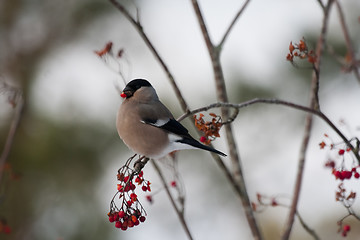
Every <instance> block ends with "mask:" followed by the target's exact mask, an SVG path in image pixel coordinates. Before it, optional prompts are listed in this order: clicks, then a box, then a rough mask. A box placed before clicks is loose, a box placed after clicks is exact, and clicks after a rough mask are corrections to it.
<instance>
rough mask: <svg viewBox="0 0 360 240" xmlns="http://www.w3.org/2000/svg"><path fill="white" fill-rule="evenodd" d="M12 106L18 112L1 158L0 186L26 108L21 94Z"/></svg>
mask: <svg viewBox="0 0 360 240" xmlns="http://www.w3.org/2000/svg"><path fill="white" fill-rule="evenodd" d="M11 104H12V105H13V104H15V105H13V106H14V107H16V111H15V116H14V118H13V120H12V122H11V125H10V130H9V133H8V136H7V138H6V142H5V146H4V149H3V151H2V153H1V156H0V184H1V181H2V177H3V174H4V170H5V164H6V161H7V159H8V157H9V153H10V150H11V147H12V145H13V142H14V137H15V133H16V130H17V128H18V126H19V123H20V119H21V116H22V112H23V108H24V100H23V97H22V94H21V92H20V93H19V95H18V96H17V99H16V100H15V102H14V103H11Z"/></svg>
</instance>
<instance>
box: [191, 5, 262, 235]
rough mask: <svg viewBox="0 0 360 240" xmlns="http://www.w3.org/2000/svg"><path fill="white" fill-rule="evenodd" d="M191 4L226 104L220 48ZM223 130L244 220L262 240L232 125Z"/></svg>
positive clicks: (223, 110) (224, 110) (225, 110)
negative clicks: (212, 39)
mask: <svg viewBox="0 0 360 240" xmlns="http://www.w3.org/2000/svg"><path fill="white" fill-rule="evenodd" d="M191 2H192V5H193V9H194V11H195V15H196V17H197V19H198V22H199V26H200V29H201V32H202V35H203V37H204V41H205V44H206V46H207V49H208V52H209V55H210V59H211V63H212V67H213V72H214V78H215V84H216V94H217V99H218V101H220V102H228V96H227V91H226V85H225V79H224V75H223V70H222V66H221V63H220V53H221V47H222V46H220V47H219V46H214V44H213V43H212V41H211V39H210V36H209V32H208V30H207V27H206V24H205V21H204V18H203V16H202V13H201V10H200V7H199V4H198V2H197V0H191ZM245 6H246V5H245ZM241 13H242V11H239V13H238V15H239V16H240V14H241ZM237 18H238V17H236V18H235V21H236V20H237ZM232 25H233V23H232ZM232 25H230V27H229V29H231V28H232ZM229 31H230V30H229ZM226 36H227V34H226V35H225V36H224V37H225V39H226ZM221 115H222V118H223V119H224V120H225V121H227V120H228V118H229V110H228V108H221ZM224 128H225V134H226V140H227V145H228V147H229V157H230V159H231V163H232V167H231V169H232V177H233V178H234V180H235V184H236V185H237V189H238V190H239V191H238V194H239V197H240V199H241V202H242V205H243V207H244V210H245V216H246V219H247V221H248V224H249V226H250V229H251V232H252V235H253V237H254V239H262V236H261V232H260V230H259V227H258V224H257V222H256V219H255V217H254V213H253V209H252V207H251V202H250V199H249V196H248V194H247V189H246V185H245V179H244V176H243V173H242V167H241V164H240V156H239V154H238V150H237V146H236V142H235V138H234V134H233V131H232V125H231V124H226V125H225V126H224Z"/></svg>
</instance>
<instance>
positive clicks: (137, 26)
mask: <svg viewBox="0 0 360 240" xmlns="http://www.w3.org/2000/svg"><path fill="white" fill-rule="evenodd" d="M109 1H110V2H111V3H112V4H113V5H114V6H115V7H116V8H117V9H118V10H119V11H120V12H121V13H122V14H124V16H125V17H126V19H128V21H129V22H130V23H131V24H132V25H133V26H134V27H135V29H136V30H137V31H138V33H139V34H140V36H141V38H142V39H143V40H144V42H145V44H146V45H147V46H148V48H149V49H150V51H151V52H152V53H153V55H154V56H155V58H156V59H157V60H158V61H159V63H160V65H161V66H162V68H163V69H164V71H165V73H166V75H167V77H168V78H169V81H170V83H171V85H172V87H173V89H174V91H175V94H176V96H177V98H178V100H179V101H180V106H181V108H182V110H183V111H184V112H187V111H188V109H189V107H188V105H187V103H186V101H185V99H184V97H183V96H182V93H181V91H180V89H179V88H178V86H177V84H176V82H175V79H174V77H173V75H172V73H171V72H170V70H169V68H168V66H167V65H166V64H165V62H164V61H163V59H162V58H161V57H160V55H159V53H158V51H157V50H156V49H155V47H154V45H153V44H152V43H151V41H150V39H149V38H148V37H147V35H146V34H145V32H144V29H143V27H142V25H141V23H140V17H139V16H138V15H139V14H138V11H137V16H136V20H135V18H133V17H132V16H131V15H130V13H129V12H128V11H127V10H126V9H125V7H124V6H123V5H122V4H121V3H119V2H117V1H116V0H109Z"/></svg>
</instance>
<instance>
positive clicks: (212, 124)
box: [194, 113, 223, 145]
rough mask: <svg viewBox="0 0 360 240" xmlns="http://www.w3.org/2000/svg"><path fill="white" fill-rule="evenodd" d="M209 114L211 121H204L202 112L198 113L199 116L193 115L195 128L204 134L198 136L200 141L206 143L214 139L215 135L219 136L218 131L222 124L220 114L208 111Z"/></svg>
mask: <svg viewBox="0 0 360 240" xmlns="http://www.w3.org/2000/svg"><path fill="white" fill-rule="evenodd" d="M209 115H210V116H211V117H212V119H211V121H206V120H205V119H204V114H202V113H200V114H199V118H197V116H196V115H194V119H195V126H196V128H197V129H198V130H199V131H201V132H203V133H204V136H201V137H200V142H202V143H204V144H207V145H208V144H210V143H211V141H214V140H215V139H216V138H217V137H220V134H219V131H220V128H221V127H222V125H223V122H222V119H221V117H220V116H218V115H216V114H215V113H209Z"/></svg>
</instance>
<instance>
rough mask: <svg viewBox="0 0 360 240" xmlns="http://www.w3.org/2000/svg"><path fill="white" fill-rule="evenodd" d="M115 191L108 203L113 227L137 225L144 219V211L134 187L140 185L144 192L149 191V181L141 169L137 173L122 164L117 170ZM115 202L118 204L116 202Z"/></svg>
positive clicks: (126, 227) (125, 227) (122, 227)
mask: <svg viewBox="0 0 360 240" xmlns="http://www.w3.org/2000/svg"><path fill="white" fill-rule="evenodd" d="M117 180H118V181H119V182H120V183H119V184H117V192H116V194H115V195H114V197H113V199H112V200H111V203H110V212H109V213H108V217H109V222H111V223H113V222H115V227H116V228H120V229H121V230H124V231H125V230H126V229H128V228H132V227H134V226H137V225H139V224H140V223H141V222H144V221H145V220H146V217H145V216H146V211H145V209H144V208H143V206H142V205H141V203H140V202H139V200H138V196H137V194H136V193H135V189H136V188H137V187H140V186H141V190H142V191H144V192H150V191H151V188H150V184H151V183H150V181H148V180H145V179H144V173H143V171H140V172H139V173H138V174H136V173H135V171H134V170H132V169H130V168H129V167H128V166H127V165H124V166H123V167H121V168H120V169H119V170H118V174H117ZM117 202H118V203H119V204H117Z"/></svg>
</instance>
